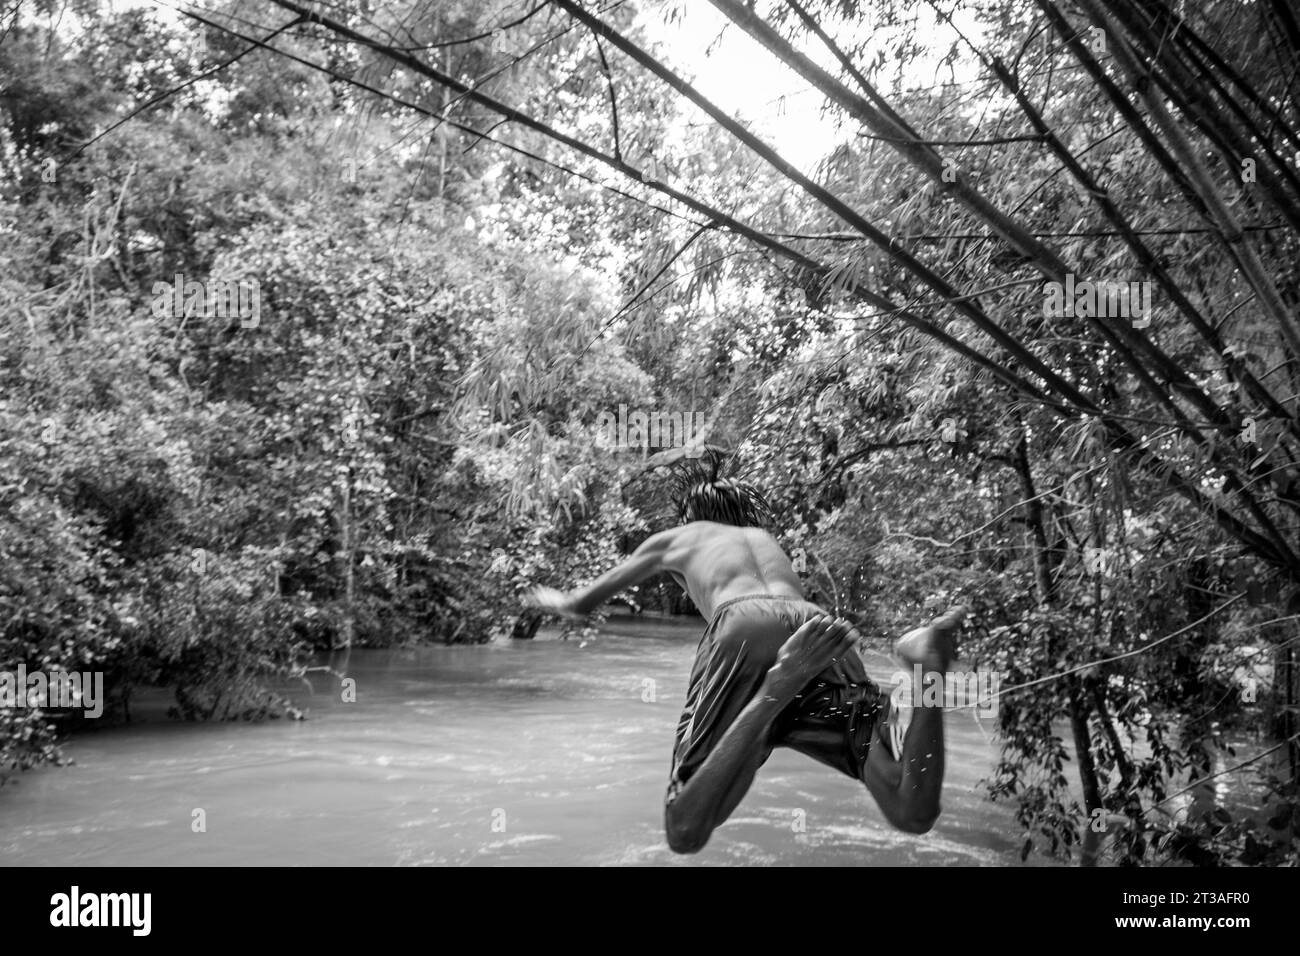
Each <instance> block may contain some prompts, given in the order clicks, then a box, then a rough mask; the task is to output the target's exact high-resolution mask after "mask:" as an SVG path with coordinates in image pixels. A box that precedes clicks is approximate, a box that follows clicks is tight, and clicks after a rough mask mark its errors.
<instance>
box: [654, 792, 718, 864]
mask: <svg viewBox="0 0 1300 956" xmlns="http://www.w3.org/2000/svg"><path fill="white" fill-rule="evenodd" d="M711 835H712V833H711V831H710V830H709V829H708V828H706V827H701V826H699V825H698V824H696V823H692V822H691V821H689V820H684V819H682V817H681V814H677V813H674V812H673V807H672V804H669V805H668V806H667V807H665V808H664V836H666V837H667V838H668V849H670V850H672V851H673V852H674V853H699V852H700V851H701V850H703V849H704V845H705V844H706V843H708V842H709V837H710V836H711Z"/></svg>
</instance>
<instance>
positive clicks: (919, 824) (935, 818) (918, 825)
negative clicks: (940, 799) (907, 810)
mask: <svg viewBox="0 0 1300 956" xmlns="http://www.w3.org/2000/svg"><path fill="white" fill-rule="evenodd" d="M938 822H939V814H938V813H935V814H933V815H931V816H926V815H919V816H907V817H903V818H901V819H899V820H896V821H894V826H896V827H898V829H900V830H902V831H903V832H904V833H912V834H915V835H918V836H919V835H920V834H922V833H929V832H930V831H931V830H933V829H934V825H935V824H936V823H938Z"/></svg>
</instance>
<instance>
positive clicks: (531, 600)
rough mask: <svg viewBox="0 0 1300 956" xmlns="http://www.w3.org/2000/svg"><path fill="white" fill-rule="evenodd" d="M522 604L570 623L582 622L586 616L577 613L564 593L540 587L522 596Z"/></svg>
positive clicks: (566, 593)
mask: <svg viewBox="0 0 1300 956" xmlns="http://www.w3.org/2000/svg"><path fill="white" fill-rule="evenodd" d="M524 604H526V605H527V606H528V607H535V608H537V609H539V610H542V611H545V612H546V613H548V614H558V615H559V616H560V617H564V618H568V619H569V620H570V621H581V620H584V619H585V617H586V615H584V614H580V613H578V611H577V609H576V608H574V606H573V598H572V597H570V596H569V594H568V592H566V591H557V590H556V589H555V588H548V587H544V586H542V585H538V586H537V587H534V588H532V589H531V590H529V591H528V592H527V593H526V594H524Z"/></svg>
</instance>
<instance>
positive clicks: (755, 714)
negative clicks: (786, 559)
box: [664, 617, 852, 853]
mask: <svg viewBox="0 0 1300 956" xmlns="http://www.w3.org/2000/svg"><path fill="white" fill-rule="evenodd" d="M851 634H852V628H851V626H850V625H849V623H848V622H847V621H838V620H835V619H833V618H830V617H817V618H813V619H812V620H809V621H807V622H806V623H804V624H803V625H802V626H800V627H799V628H798V629H797V630H796V631H795V632H794V634H792V635H791V636H790V637H789V639H788V640H786V641H785V643H784V644H782V646H781V649H780V654H779V656H778V658H777V660H776V662H775V663H773V664H771V666H770V667H769V666H768V661H767V660H766V659H765V660H762V661H761V664H762V671H761V673H760V672H759V671H758V670H757V669H756V667H755V666H754V664H755V662H754V661H750V662H749V666H746V665H745V663H744V662H745V657H744V651H745V643H744V642H743V641H739V642H735V643H734V645H732V646H733V647H734V648H736V650H735V651H734V653H733V654H727V655H720V656H719V657H718V658H715V659H713V660H711V661H709V662H708V665H707V666H706V667H705V668H704V669H702V671H701V672H700V674H699V675H698V676H696V677H695V678H694V679H693V680H692V688H691V696H692V701H691V702H690V704H689V705H688V713H687V715H685V716H684V718H683V726H682V728H681V730H680V731H679V743H678V752H677V753H676V754H675V756H674V764H675V766H674V771H673V777H672V783H671V785H670V787H669V791H668V800H667V804H666V806H665V808H664V828H665V831H666V833H667V836H668V845H669V846H670V847H671V848H672V849H673V850H674V851H675V852H677V853H694V852H696V851H698V850H700V849H702V848H703V846H704V844H705V843H707V842H708V839H709V837H710V836H711V835H712V833H713V831H714V830H715V829H716V828H717V827H718V826H720V825H721V824H722V823H723V822H724V821H725V820H726V819H727V817H729V816H730V815H731V813H732V811H733V810H735V809H736V806H737V805H738V804H739V803H740V801H741V800H742V799H743V798H744V796H745V794H746V793H747V792H748V791H749V788H750V786H751V785H752V784H753V782H754V775H755V774H756V773H757V772H758V768H759V767H761V766H762V765H763V762H764V761H766V760H767V758H768V756H769V755H770V754H771V752H772V738H773V733H772V727H773V724H774V722H775V721H776V719H777V717H778V716H779V715H780V714H781V712H782V711H783V710H785V708H786V707H787V706H789V704H790V702H791V701H793V700H794V698H795V695H796V694H798V693H799V691H800V690H802V689H803V687H805V686H806V685H807V683H808V682H809V681H810V680H812V679H813V678H814V677H816V675H817V674H819V673H821V672H822V671H823V670H825V669H826V668H827V666H828V665H830V664H831V663H832V662H833V661H834V660H836V659H837V658H841V657H843V656H844V655H846V654H848V653H851V649H852V637H851Z"/></svg>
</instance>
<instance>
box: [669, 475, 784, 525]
mask: <svg viewBox="0 0 1300 956" xmlns="http://www.w3.org/2000/svg"><path fill="white" fill-rule="evenodd" d="M677 519H678V520H679V521H680V522H681V523H682V524H686V523H687V522H689V521H716V522H718V523H719V524H730V525H735V526H736V527H737V528H763V527H766V526H768V525H770V524H771V521H772V511H771V508H769V507H768V504H767V502H766V501H765V500H764V499H763V496H762V495H761V494H759V492H758V491H757V490H756V489H754V488H752V487H750V486H749V485H746V484H743V483H742V482H739V481H733V480H732V479H730V478H713V477H704V478H702V479H699V478H697V479H696V480H687V481H684V482H682V483H681V484H680V485H679V488H678V493H677Z"/></svg>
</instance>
